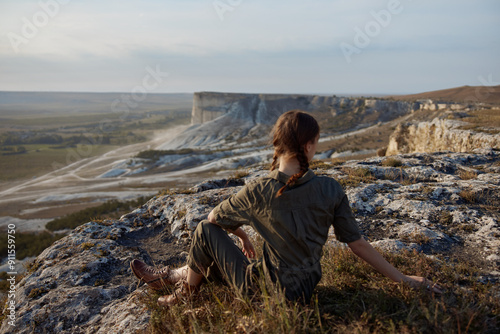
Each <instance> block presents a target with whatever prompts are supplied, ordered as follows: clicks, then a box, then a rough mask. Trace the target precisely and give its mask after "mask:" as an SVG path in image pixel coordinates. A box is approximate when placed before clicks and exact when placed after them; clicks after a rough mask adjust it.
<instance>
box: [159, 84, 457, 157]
mask: <svg viewBox="0 0 500 334" xmlns="http://www.w3.org/2000/svg"><path fill="white" fill-rule="evenodd" d="M446 108H449V109H451V108H458V107H457V105H455V104H453V105H452V104H447V103H441V104H439V105H438V104H436V103H434V102H432V101H430V100H425V101H411V102H409V101H396V100H391V99H374V98H362V97H361V98H354V97H352V98H351V97H337V96H321V95H293V94H286V95H285V94H283V95H280V94H238V93H216V92H199V93H195V94H194V96H193V109H192V114H191V127H190V128H188V129H186V130H185V131H183V132H182V133H180V134H179V135H178V136H176V137H175V138H172V139H171V140H170V141H168V142H166V143H164V144H162V145H161V146H160V147H158V149H161V150H170V149H180V148H209V149H213V148H218V149H221V148H223V149H226V148H229V147H235V145H239V146H241V145H242V144H244V145H248V146H256V145H263V144H264V143H265V142H266V141H267V139H268V134H269V130H270V128H271V126H272V125H273V124H274V123H275V121H276V119H277V118H278V117H279V116H280V115H281V114H283V113H284V112H286V111H288V110H292V109H300V110H304V111H308V112H311V113H312V114H313V115H315V116H317V119H318V120H320V121H321V122H322V124H321V125H322V126H323V128H324V129H329V128H338V126H339V124H342V128H341V129H340V130H341V131H343V132H344V131H351V130H354V129H358V128H360V127H366V126H370V125H373V124H376V123H377V122H386V121H390V120H394V119H396V118H398V117H400V116H404V115H407V114H410V113H412V112H414V111H419V110H439V109H446ZM347 114H352V115H351V116H349V117H346V115H347Z"/></svg>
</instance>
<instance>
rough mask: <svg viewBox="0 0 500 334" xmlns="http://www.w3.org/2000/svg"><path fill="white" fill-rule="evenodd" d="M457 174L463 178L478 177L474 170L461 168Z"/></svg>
mask: <svg viewBox="0 0 500 334" xmlns="http://www.w3.org/2000/svg"><path fill="white" fill-rule="evenodd" d="M457 174H458V177H459V178H461V179H462V180H472V179H475V178H477V173H476V172H475V171H473V170H465V169H460V170H458V172H457Z"/></svg>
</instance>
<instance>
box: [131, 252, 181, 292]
mask: <svg viewBox="0 0 500 334" xmlns="http://www.w3.org/2000/svg"><path fill="white" fill-rule="evenodd" d="M130 268H131V269H132V272H133V273H134V275H135V277H137V278H138V279H140V280H142V281H144V282H145V283H146V284H147V285H148V286H149V287H151V288H152V289H154V290H162V289H164V288H165V287H166V286H167V285H171V284H175V283H176V282H174V281H173V279H172V270H170V267H169V266H165V267H163V268H160V269H156V268H154V267H151V266H148V265H147V264H145V263H144V262H142V261H140V260H137V259H136V260H132V262H130Z"/></svg>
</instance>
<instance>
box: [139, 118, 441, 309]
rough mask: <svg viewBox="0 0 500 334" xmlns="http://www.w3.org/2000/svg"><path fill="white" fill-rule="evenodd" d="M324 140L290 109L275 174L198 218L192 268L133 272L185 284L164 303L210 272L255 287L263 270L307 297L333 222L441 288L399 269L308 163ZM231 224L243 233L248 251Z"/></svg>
mask: <svg viewBox="0 0 500 334" xmlns="http://www.w3.org/2000/svg"><path fill="white" fill-rule="evenodd" d="M318 139H319V126H318V123H317V122H316V120H315V119H314V118H313V117H312V116H311V115H309V114H307V113H305V112H301V111H297V110H292V111H289V112H287V113H285V114H283V115H282V116H281V117H280V118H279V119H278V121H277V122H276V124H275V126H274V129H273V146H274V157H273V162H272V166H271V173H270V174H269V175H268V176H267V177H264V178H262V179H260V180H258V181H254V182H250V183H249V184H247V185H246V186H244V187H243V188H242V189H241V190H240V191H239V192H238V193H237V194H236V195H234V196H233V197H232V198H229V199H227V200H225V201H223V202H222V203H220V204H219V205H218V206H217V207H215V208H214V209H213V210H212V212H210V214H209V215H208V219H207V220H205V221H202V222H200V223H199V225H198V226H197V228H196V230H195V232H194V235H193V241H192V245H191V249H190V252H189V258H188V262H187V265H186V266H185V267H182V268H178V269H170V268H169V267H165V268H162V269H159V270H158V269H155V268H153V267H150V266H147V265H146V264H145V263H143V262H141V261H139V260H133V261H132V262H131V268H132V271H133V273H134V274H135V275H136V276H137V277H138V278H139V279H141V280H143V281H145V282H146V283H148V284H149V285H150V286H151V287H152V288H156V289H159V288H161V287H162V284H176V283H178V284H179V287H178V289H177V290H176V291H175V292H174V293H173V294H171V295H166V296H162V297H160V298H159V299H158V304H159V305H161V306H170V305H173V304H175V303H177V302H178V301H179V300H180V299H182V298H187V297H189V296H191V295H192V294H195V293H197V291H198V289H199V286H200V285H201V283H202V281H203V280H204V278H207V279H208V280H215V281H223V282H227V283H232V284H233V285H234V287H235V288H236V289H238V290H239V291H240V292H242V293H248V292H249V291H250V290H251V289H252V285H253V282H254V280H255V275H259V272H263V273H264V274H265V275H266V276H267V277H268V278H270V280H271V281H272V282H273V283H275V284H276V286H278V287H281V289H283V291H284V293H285V296H286V298H287V299H288V300H291V301H295V300H298V301H301V302H304V303H308V302H309V300H310V298H311V296H312V294H313V290H314V288H315V287H316V285H317V284H318V283H319V281H320V279H321V265H320V259H321V255H322V249H323V245H324V244H325V242H326V241H327V238H328V230H329V228H330V226H333V228H334V232H335V236H336V238H337V240H339V241H341V242H344V243H347V245H348V246H349V247H350V248H351V250H352V251H353V252H354V253H355V254H356V255H358V256H359V257H360V258H362V259H363V260H365V261H366V262H368V263H369V264H370V265H371V266H373V267H374V268H375V269H376V270H377V271H379V272H380V273H382V274H383V275H385V276H387V277H389V278H390V279H392V280H393V281H395V282H407V283H408V284H410V286H412V287H420V286H427V288H428V289H429V290H431V291H434V292H437V293H440V292H441V291H440V289H439V286H437V285H435V284H433V283H432V282H430V281H428V280H426V279H425V278H423V277H418V276H406V275H404V274H402V273H401V272H399V271H398V270H397V269H396V268H394V267H393V266H392V265H391V264H389V263H388V262H387V261H386V260H385V259H384V258H383V257H382V256H381V255H380V254H379V253H378V252H377V251H376V250H375V249H374V248H373V247H372V246H371V245H370V244H369V243H368V242H367V241H366V240H365V239H363V238H362V237H361V234H360V232H359V229H358V225H357V223H356V220H355V218H354V216H353V214H352V211H351V208H350V206H349V201H348V199H347V196H346V195H345V193H344V191H343V189H342V187H341V185H340V184H339V183H338V182H337V181H335V180H334V179H333V178H331V177H326V176H325V177H323V176H316V175H315V174H314V172H313V171H311V170H310V169H309V162H310V161H311V160H312V158H313V157H314V154H315V152H316V145H317V143H318ZM242 225H250V226H252V227H253V229H254V230H255V231H256V232H257V233H259V234H260V235H261V237H262V239H263V241H264V242H263V257H262V258H261V259H259V260H257V261H252V262H251V261H250V260H249V258H250V259H251V258H254V257H255V249H254V246H253V245H252V242H251V241H250V239H249V238H248V236H247V234H246V233H245V232H244V231H243V229H241V228H240V227H241V226H242ZM225 230H227V231H229V232H231V233H233V234H235V235H236V236H238V237H239V239H240V242H241V246H242V250H240V248H239V247H238V246H236V245H235V244H234V242H233V241H232V240H231V238H229V236H228V234H227V233H226V231H225Z"/></svg>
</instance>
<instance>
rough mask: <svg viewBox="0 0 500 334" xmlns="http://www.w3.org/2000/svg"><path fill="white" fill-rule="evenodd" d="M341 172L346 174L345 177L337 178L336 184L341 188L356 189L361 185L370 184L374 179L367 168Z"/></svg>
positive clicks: (347, 169)
mask: <svg viewBox="0 0 500 334" xmlns="http://www.w3.org/2000/svg"><path fill="white" fill-rule="evenodd" d="M342 172H343V173H344V174H346V177H344V178H339V179H338V182H339V183H340V184H341V185H342V187H344V188H347V187H357V186H358V185H359V184H361V183H372V182H374V181H375V179H376V178H375V177H374V176H373V174H372V172H371V171H370V169H368V168H364V167H357V168H349V167H344V168H342Z"/></svg>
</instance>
